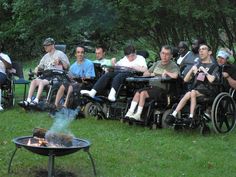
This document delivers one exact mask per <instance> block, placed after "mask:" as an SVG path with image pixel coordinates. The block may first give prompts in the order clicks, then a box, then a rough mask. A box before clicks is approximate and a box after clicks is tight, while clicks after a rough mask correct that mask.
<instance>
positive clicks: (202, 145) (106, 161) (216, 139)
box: [0, 64, 236, 177]
mask: <svg viewBox="0 0 236 177" xmlns="http://www.w3.org/2000/svg"><path fill="white" fill-rule="evenodd" d="M28 65H29V66H30V67H31V66H32V65H33V64H28ZM28 65H27V68H28ZM26 71H27V70H26ZM22 94H23V91H22V86H18V87H17V93H16V99H17V101H19V100H21V98H22ZM0 121H1V123H0V167H1V168H0V177H7V176H9V177H44V176H47V162H48V157H45V156H40V155H36V154H33V153H31V152H29V151H27V150H26V149H23V148H21V149H19V150H18V151H17V153H16V155H15V158H14V160H13V163H12V167H11V170H12V172H11V173H10V174H8V173H7V169H8V163H9V161H10V157H11V155H12V153H13V151H14V149H15V145H14V143H13V142H12V139H13V138H15V137H19V136H27V135H31V134H32V130H33V128H35V127H42V128H50V127H51V126H52V124H53V121H54V120H53V119H52V118H50V117H49V116H48V114H47V113H43V112H25V111H24V110H22V109H21V108H20V107H19V106H17V105H16V106H15V107H14V108H13V109H8V110H5V111H4V112H1V113H0ZM70 130H71V132H72V133H73V134H74V135H75V136H76V137H79V138H82V139H88V140H89V141H90V142H91V143H92V146H91V148H90V152H91V154H92V156H93V158H94V160H95V164H96V169H97V176H99V177H223V176H226V177H235V176H236V138H235V136H236V130H234V131H233V132H231V133H230V134H226V135H218V134H215V133H214V132H212V133H211V134H210V135H209V136H207V137H203V136H201V135H200V133H199V131H194V132H189V131H186V132H174V131H173V130H170V129H157V130H150V129H149V128H144V127H141V126H129V125H126V124H122V123H121V122H119V121H115V120H95V119H94V118H84V119H77V120H74V121H73V122H72V123H71V125H70ZM55 171H56V175H55V176H60V177H89V176H94V175H93V170H92V166H91V162H90V160H89V158H88V155H87V153H84V152H83V151H79V152H77V153H74V154H71V155H68V156H63V157H58V158H57V157H56V159H55Z"/></svg>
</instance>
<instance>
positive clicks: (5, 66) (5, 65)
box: [0, 44, 12, 111]
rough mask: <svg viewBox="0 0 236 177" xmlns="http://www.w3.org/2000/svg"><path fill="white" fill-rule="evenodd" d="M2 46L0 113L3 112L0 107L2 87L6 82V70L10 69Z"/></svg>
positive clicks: (9, 62)
mask: <svg viewBox="0 0 236 177" xmlns="http://www.w3.org/2000/svg"><path fill="white" fill-rule="evenodd" d="M2 48H3V47H2V44H0V111H3V107H2V101H1V100H2V86H3V85H4V84H5V83H6V82H7V74H6V69H10V68H11V64H12V63H11V59H10V57H9V56H8V55H7V54H4V53H3V52H2Z"/></svg>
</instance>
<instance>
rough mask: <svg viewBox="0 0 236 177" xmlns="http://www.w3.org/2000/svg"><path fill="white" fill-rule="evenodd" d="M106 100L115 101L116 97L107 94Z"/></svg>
mask: <svg viewBox="0 0 236 177" xmlns="http://www.w3.org/2000/svg"><path fill="white" fill-rule="evenodd" d="M108 100H109V101H111V102H115V101H116V97H115V96H113V95H109V96H108Z"/></svg>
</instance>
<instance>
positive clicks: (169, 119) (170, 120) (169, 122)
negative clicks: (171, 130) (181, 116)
mask: <svg viewBox="0 0 236 177" xmlns="http://www.w3.org/2000/svg"><path fill="white" fill-rule="evenodd" d="M175 119H176V117H175V116H173V115H172V114H169V115H168V116H167V117H166V119H165V123H166V124H167V125H169V126H172V125H173V124H174V123H175Z"/></svg>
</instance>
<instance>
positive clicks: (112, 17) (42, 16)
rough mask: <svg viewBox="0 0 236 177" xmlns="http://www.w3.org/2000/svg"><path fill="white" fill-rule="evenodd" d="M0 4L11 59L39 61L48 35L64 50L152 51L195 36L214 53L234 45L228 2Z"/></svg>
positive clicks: (34, 0)
mask: <svg viewBox="0 0 236 177" xmlns="http://www.w3.org/2000/svg"><path fill="white" fill-rule="evenodd" d="M0 2H1V3H0V20H1V24H0V34H1V35H0V41H3V42H4V44H5V48H6V49H7V51H8V53H10V54H11V55H12V56H13V58H18V59H21V60H23V59H29V58H30V59H31V58H33V57H39V55H41V51H42V50H41V43H42V40H43V39H44V38H46V37H48V36H51V37H53V38H55V39H56V41H57V42H58V43H59V42H60V43H62V42H63V43H66V44H67V45H68V46H69V48H70V49H71V48H73V47H74V45H76V44H78V43H84V44H85V45H87V44H88V45H90V46H91V45H92V46H94V45H98V44H102V45H104V46H105V47H106V48H107V49H108V50H114V49H116V48H120V46H121V45H123V44H124V43H127V42H128V43H130V42H132V43H133V42H134V43H136V42H137V41H140V39H141V40H142V41H143V40H145V41H146V43H148V45H147V46H150V47H151V48H149V49H151V50H153V51H156V50H157V49H159V48H160V46H162V45H163V44H172V45H175V46H176V45H177V44H178V42H179V41H180V40H186V41H188V42H189V43H191V41H192V39H193V38H195V37H197V36H201V37H204V38H206V39H207V41H208V42H209V43H210V44H211V45H212V46H213V48H214V49H215V50H216V49H217V48H218V46H226V47H229V48H231V49H233V45H234V43H235V41H236V10H235V6H236V1H234V0H207V1H194V0H191V1H187V0H169V1H165V0H149V1H144V0H139V1H136V0H87V1H85V0H72V1H66V0H61V1H56V0H51V1H48V0H28V1H26V0H0ZM90 41H92V42H90ZM87 42H89V43H87Z"/></svg>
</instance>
